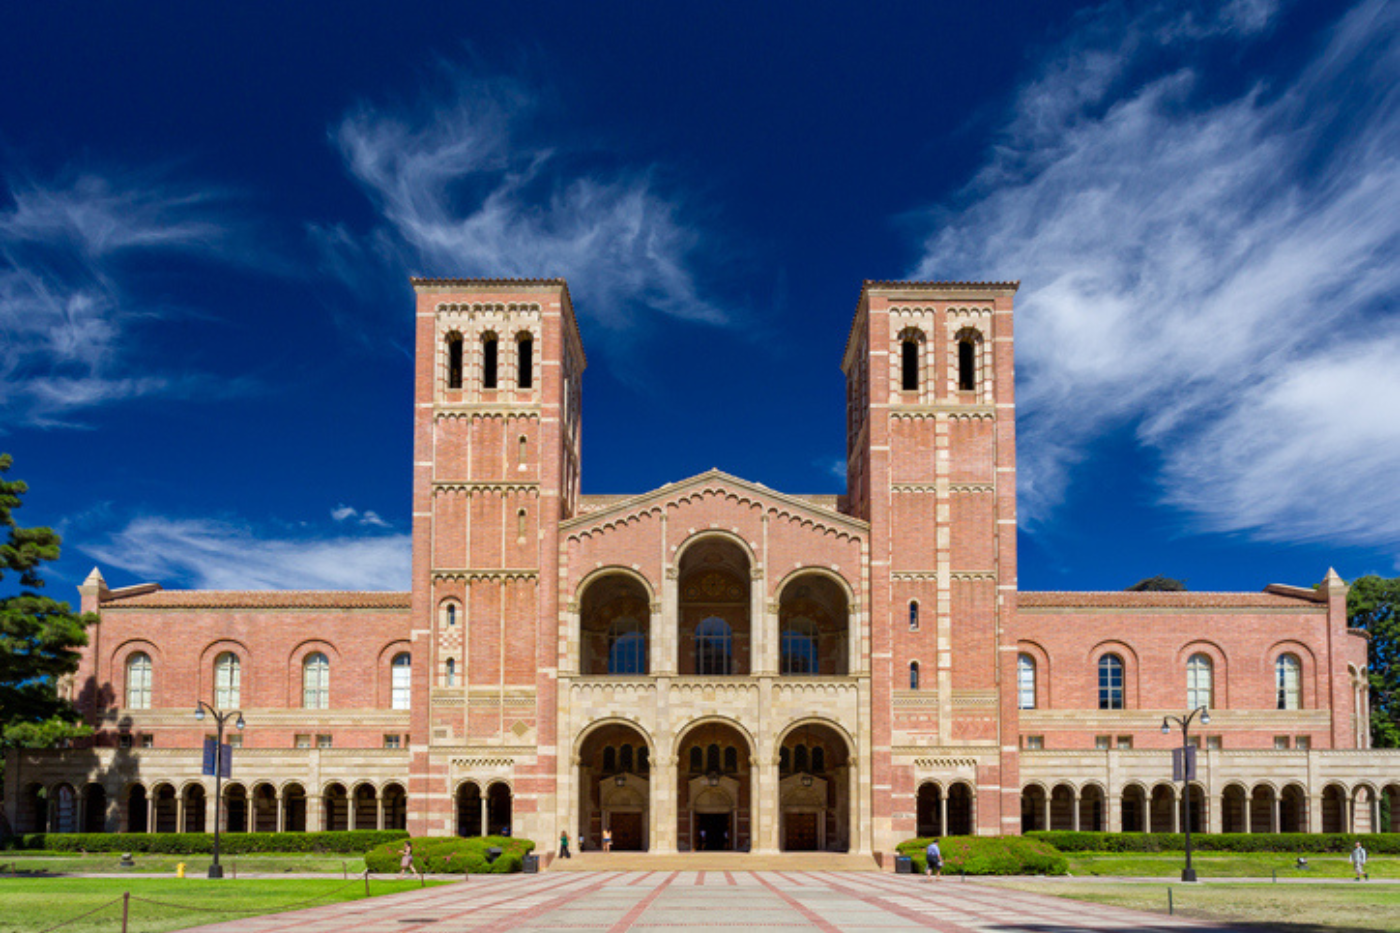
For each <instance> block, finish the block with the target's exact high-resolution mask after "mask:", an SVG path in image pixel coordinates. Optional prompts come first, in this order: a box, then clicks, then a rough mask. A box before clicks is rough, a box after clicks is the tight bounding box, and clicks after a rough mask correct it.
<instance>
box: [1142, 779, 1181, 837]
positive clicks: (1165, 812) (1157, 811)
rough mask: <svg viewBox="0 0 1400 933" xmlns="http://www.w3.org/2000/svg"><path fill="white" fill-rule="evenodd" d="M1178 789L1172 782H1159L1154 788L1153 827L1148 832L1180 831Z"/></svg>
mask: <svg viewBox="0 0 1400 933" xmlns="http://www.w3.org/2000/svg"><path fill="white" fill-rule="evenodd" d="M1176 807H1177V799H1176V789H1175V788H1174V787H1172V786H1171V785H1170V784H1158V785H1157V786H1156V787H1154V788H1152V808H1151V809H1152V827H1151V829H1149V830H1148V832H1153V833H1172V832H1178V831H1179V827H1178V826H1177V814H1176Z"/></svg>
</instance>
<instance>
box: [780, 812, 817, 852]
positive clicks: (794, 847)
mask: <svg viewBox="0 0 1400 933" xmlns="http://www.w3.org/2000/svg"><path fill="white" fill-rule="evenodd" d="M783 822H784V825H785V826H786V836H787V838H786V839H785V840H784V842H783V848H784V849H786V850H787V851H788V852H815V851H816V850H817V814H815V813H789V814H787V818H786V819H785V820H784V821H783Z"/></svg>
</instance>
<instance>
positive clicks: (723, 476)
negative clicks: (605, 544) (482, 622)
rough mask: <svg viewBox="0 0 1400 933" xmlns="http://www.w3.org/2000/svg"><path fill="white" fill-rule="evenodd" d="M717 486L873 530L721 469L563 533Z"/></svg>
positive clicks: (598, 513)
mask: <svg viewBox="0 0 1400 933" xmlns="http://www.w3.org/2000/svg"><path fill="white" fill-rule="evenodd" d="M714 486H725V487H728V488H731V489H737V490H742V491H744V492H745V493H747V494H748V495H750V496H752V497H754V498H756V499H762V500H768V501H772V502H776V503H782V504H783V505H785V506H787V507H788V508H790V509H792V511H794V512H800V513H802V514H804V515H810V516H812V517H813V518H815V519H820V520H821V521H824V522H829V523H833V524H839V525H844V526H846V527H847V528H850V529H851V530H853V531H857V532H859V533H862V534H864V533H866V532H868V531H869V529H870V525H869V523H868V522H864V521H862V520H860V519H858V518H853V517H851V516H850V515H846V514H844V513H842V512H836V511H833V510H831V509H828V508H823V507H822V506H819V505H814V504H813V503H812V502H811V501H810V500H809V499H807V498H804V497H802V496H794V495H790V494H788V493H783V492H778V491H777V490H775V489H769V488H768V487H767V486H765V485H763V484H762V483H755V482H753V481H751V480H746V479H740V478H739V477H737V476H733V475H731V474H729V473H725V472H724V471H723V470H719V469H711V470H707V471H705V472H704V473H698V474H696V475H695V476H692V477H689V478H688V479H683V480H679V481H677V482H674V483H667V484H666V485H665V486H661V487H659V488H657V489H653V490H651V491H650V492H644V493H639V494H637V495H635V496H623V497H619V498H617V499H616V500H615V501H613V502H609V503H607V504H606V505H604V506H603V507H602V508H599V509H597V510H595V511H592V512H585V513H584V514H582V515H577V516H575V517H573V518H571V519H569V520H567V521H565V522H562V523H560V526H559V527H560V528H561V529H562V530H568V529H572V528H581V527H585V526H587V525H590V524H593V523H595V522H601V521H607V520H608V519H610V518H613V517H615V516H618V515H626V514H628V513H630V512H635V511H637V510H639V509H642V508H646V507H649V506H651V505H654V504H656V503H657V502H659V501H661V500H663V499H668V498H670V497H672V496H675V495H678V494H680V495H683V494H685V493H687V492H689V491H691V490H695V489H703V488H706V487H714Z"/></svg>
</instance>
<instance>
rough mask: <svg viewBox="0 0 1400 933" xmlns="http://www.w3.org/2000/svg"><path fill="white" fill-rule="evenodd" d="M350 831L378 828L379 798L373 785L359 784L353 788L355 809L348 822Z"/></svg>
mask: <svg viewBox="0 0 1400 933" xmlns="http://www.w3.org/2000/svg"><path fill="white" fill-rule="evenodd" d="M350 828H351V829H378V828H379V798H378V795H377V794H376V793H375V791H374V785H373V784H360V785H357V786H356V787H355V807H354V810H353V811H352V819H351V821H350Z"/></svg>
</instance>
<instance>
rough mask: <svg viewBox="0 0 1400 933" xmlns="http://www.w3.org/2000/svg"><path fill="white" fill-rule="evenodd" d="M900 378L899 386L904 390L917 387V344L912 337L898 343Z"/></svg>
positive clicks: (910, 390) (912, 389)
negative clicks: (900, 364)
mask: <svg viewBox="0 0 1400 933" xmlns="http://www.w3.org/2000/svg"><path fill="white" fill-rule="evenodd" d="M900 360H901V363H902V366H901V370H902V373H901V375H902V378H901V380H900V387H901V388H902V389H904V391H905V392H912V391H914V390H916V389H918V388H919V344H918V342H917V341H915V340H913V339H912V338H911V339H909V340H906V341H904V343H903V344H901V345H900Z"/></svg>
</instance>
